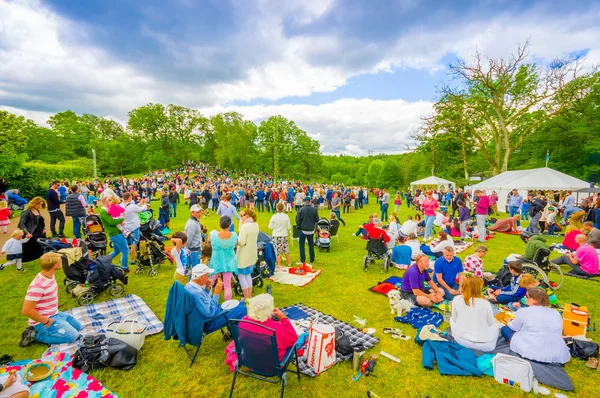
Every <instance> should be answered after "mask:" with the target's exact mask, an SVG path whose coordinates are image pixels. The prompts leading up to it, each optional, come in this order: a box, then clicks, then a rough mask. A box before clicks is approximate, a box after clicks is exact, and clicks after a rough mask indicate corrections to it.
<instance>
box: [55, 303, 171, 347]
mask: <svg viewBox="0 0 600 398" xmlns="http://www.w3.org/2000/svg"><path fill="white" fill-rule="evenodd" d="M125 311H128V313H127V314H131V313H133V314H135V315H137V317H138V319H139V321H140V322H143V323H145V324H146V325H147V328H146V333H147V335H153V334H157V333H160V332H161V331H162V330H163V324H162V322H161V321H160V320H159V319H158V318H157V317H156V315H154V312H152V310H151V309H150V307H148V304H146V303H145V302H144V300H142V299H141V298H139V297H138V296H136V295H135V294H128V295H127V296H125V297H120V298H116V299H112V300H108V301H103V302H100V303H94V304H90V305H85V306H83V307H76V308H72V309H70V310H67V311H65V312H66V313H67V314H71V315H73V316H74V317H75V318H76V319H77V320H78V321H79V322H81V324H82V325H83V329H82V330H81V336H80V338H79V339H78V340H77V341H76V342H74V343H69V344H53V345H51V346H50V348H48V351H47V352H69V353H71V354H73V353H74V352H75V351H77V349H78V348H79V344H80V342H81V338H82V337H83V336H90V335H96V334H101V333H105V331H106V330H105V327H106V326H107V325H108V324H109V323H110V322H114V321H120V320H121V315H122V314H123V313H124V312H125Z"/></svg>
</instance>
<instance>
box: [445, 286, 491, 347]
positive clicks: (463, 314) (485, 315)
mask: <svg viewBox="0 0 600 398" xmlns="http://www.w3.org/2000/svg"><path fill="white" fill-rule="evenodd" d="M450 326H451V328H452V336H453V337H454V338H457V337H458V338H459V339H462V340H466V341H469V342H472V343H491V342H493V343H494V346H495V343H496V340H497V339H498V331H499V329H500V326H502V325H501V324H500V323H498V322H496V319H495V318H494V313H493V311H492V304H490V302H489V301H487V300H484V299H482V298H476V299H474V300H473V302H472V303H470V305H467V304H466V303H465V300H464V297H463V296H462V295H460V296H456V297H454V299H453V300H452V318H450ZM492 349H493V348H492Z"/></svg>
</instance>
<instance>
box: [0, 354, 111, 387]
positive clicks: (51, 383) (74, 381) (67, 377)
mask: <svg viewBox="0 0 600 398" xmlns="http://www.w3.org/2000/svg"><path fill="white" fill-rule="evenodd" d="M40 361H48V362H53V363H54V364H55V365H56V368H55V369H54V372H53V373H52V375H51V376H50V377H48V378H47V379H45V380H42V381H38V382H36V383H33V384H31V383H30V382H27V381H26V380H25V382H26V383H27V386H29V389H30V390H31V397H33V398H42V397H43V398H118V395H117V394H115V393H113V392H112V391H110V390H108V389H107V388H106V387H104V386H103V385H102V383H100V382H99V381H98V380H96V379H95V378H94V377H92V376H90V375H88V374H87V373H83V372H82V371H80V370H78V369H75V368H73V367H72V366H71V365H72V362H73V361H72V358H71V355H70V354H68V353H66V352H50V353H45V354H44V355H43V356H42V357H41V358H40V359H35V360H25V361H19V362H14V363H12V364H10V365H8V366H7V367H5V368H2V369H0V376H2V375H5V374H6V373H7V372H9V371H11V370H15V371H16V373H17V376H18V377H19V379H20V380H24V379H23V374H24V373H25V367H26V366H27V365H28V364H29V363H31V362H40Z"/></svg>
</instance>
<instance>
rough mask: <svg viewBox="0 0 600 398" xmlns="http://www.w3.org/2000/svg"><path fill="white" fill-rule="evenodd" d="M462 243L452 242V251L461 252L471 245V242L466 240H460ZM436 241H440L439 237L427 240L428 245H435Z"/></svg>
mask: <svg viewBox="0 0 600 398" xmlns="http://www.w3.org/2000/svg"><path fill="white" fill-rule="evenodd" d="M460 242H462V243H457V242H456V241H455V242H454V252H455V253H457V254H458V253H462V252H464V251H465V250H467V249H468V248H469V247H471V246H473V242H466V241H464V240H463V241H460ZM438 243H440V240H439V239H437V238H436V239H434V240H432V241H431V242H429V246H430V247H432V248H433V247H435V246H436V245H437V244H438Z"/></svg>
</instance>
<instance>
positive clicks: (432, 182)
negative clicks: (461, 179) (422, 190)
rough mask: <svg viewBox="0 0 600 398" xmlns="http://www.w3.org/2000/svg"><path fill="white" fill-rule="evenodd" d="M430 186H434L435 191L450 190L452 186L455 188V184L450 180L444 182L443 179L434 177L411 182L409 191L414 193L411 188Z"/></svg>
mask: <svg viewBox="0 0 600 398" xmlns="http://www.w3.org/2000/svg"><path fill="white" fill-rule="evenodd" d="M431 186H434V187H436V188H437V189H440V188H450V187H451V186H453V187H454V186H456V183H454V182H452V181H450V180H446V179H444V178H440V177H436V176H431V177H427V178H423V179H421V180H418V181H413V182H411V183H410V189H411V191H414V188H413V187H431Z"/></svg>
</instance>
